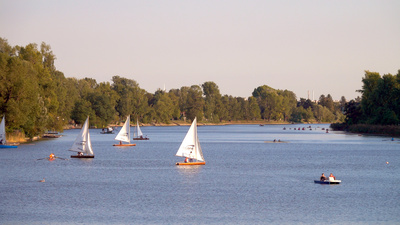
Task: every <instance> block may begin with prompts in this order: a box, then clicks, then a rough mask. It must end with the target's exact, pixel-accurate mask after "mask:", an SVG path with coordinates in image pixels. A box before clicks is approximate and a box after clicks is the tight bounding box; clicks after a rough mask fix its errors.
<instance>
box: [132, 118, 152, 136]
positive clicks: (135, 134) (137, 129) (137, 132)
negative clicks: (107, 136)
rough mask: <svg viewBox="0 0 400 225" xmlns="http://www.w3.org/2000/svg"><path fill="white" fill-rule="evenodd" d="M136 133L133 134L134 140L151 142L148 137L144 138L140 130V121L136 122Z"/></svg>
mask: <svg viewBox="0 0 400 225" xmlns="http://www.w3.org/2000/svg"><path fill="white" fill-rule="evenodd" d="M136 121H137V122H136V128H135V133H133V140H149V138H148V137H143V133H142V130H140V126H139V120H136Z"/></svg>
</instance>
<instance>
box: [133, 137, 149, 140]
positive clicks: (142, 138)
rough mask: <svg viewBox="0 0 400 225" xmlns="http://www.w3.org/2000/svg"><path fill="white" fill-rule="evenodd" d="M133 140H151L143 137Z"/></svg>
mask: <svg viewBox="0 0 400 225" xmlns="http://www.w3.org/2000/svg"><path fill="white" fill-rule="evenodd" d="M133 140H149V138H146V137H141V138H133Z"/></svg>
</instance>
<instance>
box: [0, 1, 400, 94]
mask: <svg viewBox="0 0 400 225" xmlns="http://www.w3.org/2000/svg"><path fill="white" fill-rule="evenodd" d="M399 10H400V1H399V0H392V1H389V0H375V1H369V0H350V1H349V0H343V1H341V0H327V1H325V0H304V1H303V0H276V1H275V0H273V1H268V0H240V1H239V0H213V1H211V0H199V1H191V0H154V1H153V0H141V1H135V0H126V1H123V0H110V1H101V0H93V1H85V0H79V1H75V0H51V1H50V0H0V37H2V38H5V39H7V40H8V43H9V44H10V45H11V46H15V45H20V46H25V45H27V44H29V43H37V44H38V45H40V44H41V43H42V42H45V43H46V44H49V45H50V46H51V48H52V51H53V53H54V54H55V55H56V57H57V60H56V62H55V65H56V67H57V69H58V70H60V71H62V72H63V73H64V75H65V76H66V77H76V78H84V77H91V78H95V79H96V80H97V82H103V81H110V82H111V78H112V76H114V75H119V76H121V77H126V78H129V79H134V80H136V81H137V82H138V83H139V85H140V87H141V88H143V89H145V90H146V91H148V92H151V93H154V92H155V91H156V90H157V89H158V88H161V89H162V88H163V87H164V85H165V87H166V89H167V90H169V89H172V88H180V87H182V86H191V85H195V84H202V83H204V82H206V81H213V82H215V83H216V84H217V85H218V86H219V88H220V91H221V94H223V95H224V94H228V95H232V96H237V97H249V96H251V94H252V92H253V90H254V88H257V87H258V86H261V85H264V84H265V85H268V86H270V87H272V88H275V89H282V90H284V89H287V90H291V91H293V92H294V93H295V94H296V95H297V97H298V98H300V97H303V98H307V92H308V91H310V92H311V93H312V91H314V93H315V98H316V99H318V98H319V96H320V95H321V94H324V95H327V94H331V95H332V97H333V98H334V99H335V100H338V99H340V97H341V96H345V97H346V99H347V100H350V99H353V98H355V97H357V96H359V95H360V94H359V93H357V92H356V90H358V89H360V88H361V85H362V84H361V79H362V77H363V76H364V71H365V70H369V71H374V72H379V73H380V74H381V75H383V74H387V73H391V74H397V70H398V69H400V13H399ZM310 97H311V98H312V95H311V96H310Z"/></svg>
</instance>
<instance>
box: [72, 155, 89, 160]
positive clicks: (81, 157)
mask: <svg viewBox="0 0 400 225" xmlns="http://www.w3.org/2000/svg"><path fill="white" fill-rule="evenodd" d="M71 158H79V159H92V158H94V155H71Z"/></svg>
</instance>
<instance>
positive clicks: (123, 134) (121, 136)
mask: <svg viewBox="0 0 400 225" xmlns="http://www.w3.org/2000/svg"><path fill="white" fill-rule="evenodd" d="M130 136H131V126H130V116H128V117H127V118H126V121H125V123H124V125H123V126H122V128H121V130H120V131H119V133H118V135H117V136H116V137H115V140H118V141H119V144H114V145H113V146H135V145H136V144H131V140H130ZM122 142H128V144H122Z"/></svg>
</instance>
